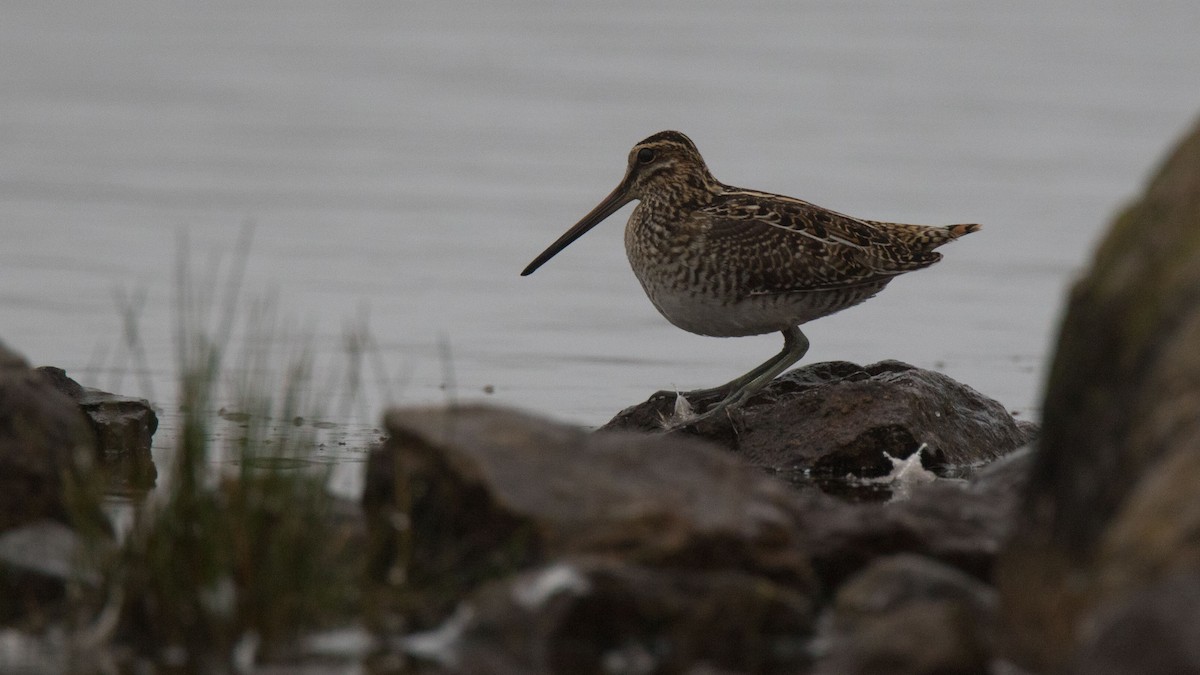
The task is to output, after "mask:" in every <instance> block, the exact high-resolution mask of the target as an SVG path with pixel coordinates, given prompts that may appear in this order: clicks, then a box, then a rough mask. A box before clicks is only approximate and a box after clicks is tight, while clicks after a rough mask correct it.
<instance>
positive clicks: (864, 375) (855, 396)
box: [604, 361, 1034, 478]
mask: <svg viewBox="0 0 1200 675" xmlns="http://www.w3.org/2000/svg"><path fill="white" fill-rule="evenodd" d="M684 396H685V397H686V396H687V394H684ZM699 403H705V404H707V403H708V402H707V401H701V402H699ZM674 405H675V396H674V395H673V394H672V395H655V396H653V397H651V398H650V400H648V401H646V402H645V403H642V404H640V405H636V406H633V407H631V408H628V409H626V410H624V411H622V412H621V413H619V414H618V415H617V416H616V417H615V418H613V420H612V421H610V422H609V423H608V424H607V425H605V426H604V429H605V430H615V429H635V430H640V431H661V430H662V429H663V420H664V419H666V418H668V417H670V415H671V413H672V411H673V407H674ZM704 407H705V405H699V406H698V409H702V408H704ZM676 433H678V434H692V435H696V436H699V437H702V438H705V439H707V440H710V441H713V442H715V443H717V444H719V445H721V446H723V447H725V448H727V449H730V450H733V451H735V452H737V453H739V454H741V455H742V456H744V457H746V458H747V459H749V460H750V461H751V462H753V463H754V464H756V465H758V466H763V467H770V468H773V469H779V470H785V471H795V470H806V471H809V472H810V473H812V474H814V475H818V476H836V477H839V478H840V477H843V476H845V475H847V474H850V475H854V476H881V475H885V474H887V473H888V472H889V471H891V469H892V464H891V462H890V461H889V460H888V459H887V457H885V456H884V453H886V454H888V455H890V456H892V457H895V458H904V457H908V456H909V455H911V454H912V453H914V452H916V450H917V448H919V447H920V446H921V445H922V444H925V445H926V446H927V447H926V449H925V451H924V454H923V456H922V462H923V463H924V464H925V465H926V466H927V467H928V468H931V469H942V470H945V469H947V468H951V467H962V466H970V465H977V464H980V463H983V462H987V461H990V460H992V459H995V458H997V457H1000V456H1002V455H1004V454H1006V453H1008V452H1011V451H1012V450H1014V449H1016V448H1018V447H1020V446H1022V445H1024V444H1025V443H1027V442H1028V441H1029V440H1030V439H1031V437H1032V435H1033V433H1034V429H1033V427H1032V426H1031V425H1029V424H1019V423H1017V422H1016V421H1015V420H1014V419H1013V417H1012V415H1010V414H1009V413H1008V411H1007V410H1005V409H1004V407H1003V406H1002V405H1000V404H999V403H997V402H996V401H994V400H992V399H990V398H987V397H985V396H983V395H982V394H980V393H979V392H976V391H975V390H974V389H971V388H970V387H967V386H965V385H963V384H960V383H958V382H956V381H954V380H952V379H950V378H949V377H946V376H945V375H942V374H941V373H936V372H933V371H929V370H923V369H920V368H916V367H913V366H910V365H908V364H905V363H900V362H899V361H882V362H880V363H875V364H872V365H869V366H858V365H855V364H853V363H847V362H844V361H834V362H828V363H818V364H814V365H810V366H805V367H803V368H797V369H795V370H792V371H790V372H788V373H785V374H784V375H783V376H781V377H779V378H777V379H776V380H775V381H774V382H772V383H771V384H770V385H768V386H767V387H766V388H764V389H763V390H762V391H761V392H759V393H758V394H757V395H755V396H754V397H752V398H751V399H750V400H749V401H748V402H747V403H746V404H745V405H744V406H743V407H741V408H740V409H734V410H731V411H729V412H728V414H726V415H716V416H714V417H712V418H709V419H704V420H701V421H699V422H697V423H695V424H692V425H689V426H684V427H682V428H680V429H679V430H678V431H677V432H676Z"/></svg>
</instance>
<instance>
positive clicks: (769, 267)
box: [521, 131, 979, 414]
mask: <svg viewBox="0 0 1200 675" xmlns="http://www.w3.org/2000/svg"><path fill="white" fill-rule="evenodd" d="M635 199H636V200H639V202H640V203H639V204H638V206H637V207H636V208H635V209H634V210H633V214H632V215H631V216H630V217H629V223H628V224H627V225H626V227H625V251H626V253H627V254H628V256H629V262H630V265H632V267H633V272H634V274H635V275H636V276H637V278H638V281H640V282H641V284H642V288H643V289H645V291H646V295H647V296H649V298H650V301H651V302H652V303H654V306H655V307H657V308H658V311H659V312H661V313H662V315H663V316H664V317H666V318H667V320H668V321H670V322H671V323H673V324H675V325H676V326H678V327H680V328H682V329H684V330H686V331H690V332H692V333H698V334H700V335H712V336H717V337H738V336H743V335H759V334H762V333H770V332H774V331H780V332H782V333H783V334H784V349H783V351H782V352H780V353H779V354H778V355H776V356H775V357H773V358H772V359H770V360H768V361H767V362H766V363H764V364H762V365H761V366H759V367H757V368H755V369H754V370H752V371H750V372H749V373H746V375H743V376H742V377H739V378H737V379H736V380H733V381H732V382H730V383H728V384H726V385H724V386H722V387H718V388H716V389H713V390H708V391H707V392H704V393H712V392H716V391H721V392H725V393H727V396H726V397H725V398H724V399H723V400H722V401H720V402H719V403H718V404H716V405H715V406H713V407H712V408H711V409H710V410H709V411H708V413H707V414H712V413H714V412H716V411H717V410H722V409H724V408H726V407H727V406H730V405H736V404H740V403H742V402H744V401H745V400H746V399H747V398H748V397H749V396H750V395H752V394H753V393H754V392H755V391H757V390H758V389H759V388H761V387H762V386H763V385H765V384H767V383H768V382H770V381H771V380H772V379H774V378H775V376H776V375H778V374H779V373H781V372H783V371H784V370H786V369H787V368H788V367H789V366H791V365H792V364H793V363H795V362H796V361H798V360H799V359H800V358H801V357H802V356H803V355H804V352H805V351H807V349H808V340H807V338H805V337H804V334H803V333H801V332H800V329H799V326H800V325H802V324H804V323H807V322H808V321H812V320H813V319H818V318H820V317H823V316H828V315H829V314H833V313H834V312H837V311H840V310H843V309H845V308H847V307H851V306H853V305H857V304H858V303H860V302H863V301H864V300H866V299H868V298H870V297H871V296H873V295H875V294H876V293H878V292H879V291H880V290H882V289H883V287H884V286H886V285H887V284H888V282H889V281H891V280H892V279H893V278H895V277H896V276H897V275H899V274H903V273H905V272H910V271H912V270H916V269H921V268H922V267H928V266H930V265H932V264H933V263H935V262H937V261H938V260H941V257H942V256H941V254H940V253H937V252H936V251H934V250H933V249H935V248H937V247H938V246H941V245H942V244H945V243H946V242H948V241H952V240H954V239H957V238H958V237H961V236H962V235H964V234H968V233H970V232H974V231H976V230H978V229H979V226H978V225H973V224H972V225H949V226H946V227H930V226H925V225H905V224H900V223H885V222H878V221H871V220H862V219H859V218H853V217H851V216H847V215H843V214H840V213H837V212H834V211H830V210H828V209H823V208H821V207H819V206H816V205H814V204H810V203H808V202H806V201H803V200H800V199H795V198H792V197H785V196H782V195H775V194H770V193H766V192H758V191H756V190H746V189H743V188H737V187H733V186H730V185H726V184H724V183H722V182H720V181H718V180H717V179H716V178H714V177H713V175H712V173H710V172H709V170H708V167H707V166H706V165H705V163H704V159H703V158H702V157H701V156H700V153H699V151H698V150H697V149H696V146H695V145H694V144H693V143H692V141H691V140H690V139H689V138H688V137H687V136H684V135H683V134H681V133H679V132H678V131H662V132H659V133H657V134H654V135H653V136H651V137H649V138H647V139H646V140H644V141H642V142H641V143H638V144H637V145H635V146H634V147H633V149H632V150H631V151H630V153H629V163H628V168H627V170H626V173H625V178H624V180H622V181H621V184H620V185H618V186H617V188H616V189H615V190H614V191H613V192H612V194H610V195H609V196H608V197H607V198H605V199H604V201H602V202H601V203H600V204H599V205H598V206H596V208H594V209H593V210H592V211H591V213H589V214H588V215H586V216H584V218H583V220H581V221H579V223H578V224H576V225H575V226H574V227H572V228H571V229H570V230H568V231H567V232H566V233H565V234H563V236H562V237H560V238H559V239H558V240H557V241H555V242H554V243H553V244H551V245H550V247H549V248H547V249H546V250H545V251H544V252H543V253H542V254H541V255H539V256H538V257H537V258H536V259H534V261H533V262H531V263H530V264H529V266H528V267H526V268H525V270H524V271H523V272H521V275H522V276H524V275H527V274H531V273H532V272H533V271H534V270H536V269H537V268H538V267H540V266H541V265H542V264H543V263H545V262H546V261H547V260H549V259H550V258H551V257H553V256H554V255H555V254H557V253H558V252H559V251H561V250H562V249H563V248H565V247H566V246H567V245H569V244H570V243H571V242H573V241H575V240H576V239H578V238H579V237H580V236H582V235H583V234H584V233H585V232H587V231H588V230H590V229H591V228H592V227H594V226H595V225H596V224H598V223H599V222H600V221H602V220H604V219H605V218H607V217H608V216H610V215H612V214H613V213H614V212H615V211H616V210H617V209H619V208H621V207H622V206H624V205H625V204H627V203H629V202H630V201H633V200H635Z"/></svg>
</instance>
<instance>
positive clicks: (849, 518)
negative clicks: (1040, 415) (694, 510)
mask: <svg viewBox="0 0 1200 675" xmlns="http://www.w3.org/2000/svg"><path fill="white" fill-rule="evenodd" d="M1029 460H1030V455H1029V453H1028V451H1026V450H1023V451H1020V452H1017V453H1013V454H1012V455H1011V456H1009V457H1005V458H1003V459H1001V460H999V461H997V462H996V463H995V464H993V465H991V466H988V467H985V468H984V469H983V470H982V471H980V472H979V473H978V475H976V476H975V477H974V478H972V479H971V480H967V481H949V480H939V481H936V482H933V483H928V484H923V485H918V486H915V487H913V488H912V490H911V492H910V494H909V495H908V497H907V498H905V499H902V500H899V501H895V502H890V503H876V502H864V503H850V502H846V501H844V500H841V499H837V498H834V497H830V496H827V495H824V494H821V493H819V492H816V491H812V490H809V491H806V492H803V493H800V494H799V495H798V499H799V500H801V502H802V503H803V506H802V507H800V509H799V516H798V517H799V520H800V523H801V527H802V528H803V530H804V532H805V535H806V537H807V538H808V542H809V547H810V551H811V555H812V561H813V567H814V568H815V569H816V571H817V574H818V576H819V577H820V578H821V580H822V581H823V582H824V584H825V586H826V587H827V588H836V587H837V586H838V585H840V584H841V583H842V582H843V581H844V580H845V579H846V578H847V577H849V576H850V575H852V574H854V573H855V572H857V571H858V570H859V569H861V568H862V567H864V566H866V565H867V564H869V563H870V562H871V561H873V560H875V559H877V558H879V557H881V556H887V555H892V554H896V553H904V552H909V553H919V554H921V555H923V556H928V557H930V558H933V559H936V560H939V561H941V562H943V563H945V564H948V565H951V566H954V567H956V568H958V569H960V570H963V571H964V572H966V573H968V574H971V575H973V576H975V577H976V578H978V579H981V580H989V579H990V578H991V575H992V570H993V565H994V563H995V559H996V555H997V554H998V553H999V551H1000V550H1001V548H1002V547H1003V545H1004V543H1005V541H1006V540H1007V538H1008V536H1009V533H1010V529H1011V526H1012V521H1013V518H1014V516H1015V514H1016V511H1017V508H1018V505H1019V502H1020V495H1021V490H1022V489H1023V487H1024V484H1025V479H1026V474H1027V472H1028V468H1029Z"/></svg>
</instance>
